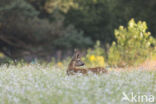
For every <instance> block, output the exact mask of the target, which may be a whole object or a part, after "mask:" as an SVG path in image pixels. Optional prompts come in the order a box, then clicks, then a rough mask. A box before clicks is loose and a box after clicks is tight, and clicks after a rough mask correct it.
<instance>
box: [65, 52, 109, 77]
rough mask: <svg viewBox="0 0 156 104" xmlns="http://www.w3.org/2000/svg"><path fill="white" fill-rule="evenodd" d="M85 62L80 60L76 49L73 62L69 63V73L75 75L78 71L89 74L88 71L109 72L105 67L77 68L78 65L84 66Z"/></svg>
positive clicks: (96, 72)
mask: <svg viewBox="0 0 156 104" xmlns="http://www.w3.org/2000/svg"><path fill="white" fill-rule="evenodd" d="M83 65H84V63H83V62H82V61H81V60H80V56H79V53H78V52H77V51H76V52H75V54H74V56H73V58H72V60H71V62H70V63H69V65H68V69H67V74H68V75H74V74H76V73H81V74H87V73H88V72H93V73H95V74H100V73H107V70H106V69H105V68H103V67H95V68H77V67H78V66H83Z"/></svg>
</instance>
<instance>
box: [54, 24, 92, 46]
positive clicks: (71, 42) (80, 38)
mask: <svg viewBox="0 0 156 104" xmlns="http://www.w3.org/2000/svg"><path fill="white" fill-rule="evenodd" d="M54 45H55V47H57V48H61V49H73V48H75V47H77V48H85V47H86V46H91V45H92V40H91V39H90V38H89V37H84V34H83V32H82V31H80V32H78V31H77V30H76V29H75V28H74V27H73V26H69V27H68V28H67V30H66V31H65V32H64V34H63V35H62V36H61V37H60V38H59V39H56V40H55V41H54Z"/></svg>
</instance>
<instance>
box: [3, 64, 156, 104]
mask: <svg viewBox="0 0 156 104" xmlns="http://www.w3.org/2000/svg"><path fill="white" fill-rule="evenodd" d="M155 81H156V72H154V71H141V70H137V71H136V70H135V71H132V72H128V71H127V72H126V71H123V72H117V71H116V72H115V71H111V72H109V73H108V74H103V75H93V74H89V75H87V76H84V75H74V76H67V75H66V70H65V68H64V69H59V68H54V67H53V68H51V67H43V66H40V65H29V66H28V65H24V66H22V67H18V66H9V67H7V66H1V67H0V104H148V103H149V102H147V103H145V102H144V103H143V102H133V103H132V102H129V101H121V99H122V97H123V94H122V93H123V92H125V93H126V94H128V95H129V96H130V95H131V93H132V92H133V93H134V94H136V95H138V96H139V95H142V94H143V95H153V96H155V97H156V82H155ZM149 104H156V99H155V102H153V103H149Z"/></svg>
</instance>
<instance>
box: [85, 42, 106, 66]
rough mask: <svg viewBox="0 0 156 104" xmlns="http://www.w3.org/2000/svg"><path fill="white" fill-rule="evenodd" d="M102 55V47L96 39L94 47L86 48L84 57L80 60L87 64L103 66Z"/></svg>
mask: <svg viewBox="0 0 156 104" xmlns="http://www.w3.org/2000/svg"><path fill="white" fill-rule="evenodd" d="M104 55H105V52H104V49H103V48H101V47H100V41H97V42H96V45H95V46H94V49H88V51H87V54H86V57H83V58H82V60H83V61H84V62H85V63H86V65H87V66H101V67H105V64H106V63H105V58H104Z"/></svg>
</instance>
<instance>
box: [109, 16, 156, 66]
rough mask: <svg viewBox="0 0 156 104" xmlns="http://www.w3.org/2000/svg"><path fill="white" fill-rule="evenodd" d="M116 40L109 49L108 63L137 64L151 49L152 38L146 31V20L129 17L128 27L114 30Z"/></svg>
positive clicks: (120, 64) (118, 64)
mask: <svg viewBox="0 0 156 104" xmlns="http://www.w3.org/2000/svg"><path fill="white" fill-rule="evenodd" d="M115 37H116V42H113V44H112V46H111V48H110V50H109V56H108V59H109V64H110V65H117V66H126V65H138V64H139V63H141V62H143V61H144V60H145V59H146V58H147V57H148V56H150V53H151V52H152V51H153V48H152V47H151V45H155V43H154V38H153V37H152V36H151V33H150V32H147V24H146V22H142V21H139V22H138V23H136V22H135V21H134V19H131V20H130V21H129V23H128V27H127V28H125V27H123V26H120V27H119V29H116V30H115Z"/></svg>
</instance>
